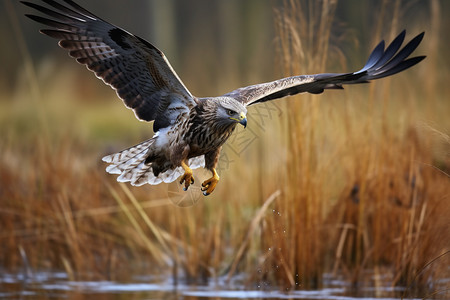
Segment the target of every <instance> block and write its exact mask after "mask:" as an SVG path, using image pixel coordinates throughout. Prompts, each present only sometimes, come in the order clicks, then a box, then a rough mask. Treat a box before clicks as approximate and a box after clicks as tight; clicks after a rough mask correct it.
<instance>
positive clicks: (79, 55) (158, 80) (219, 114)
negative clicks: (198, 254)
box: [22, 0, 425, 196]
mask: <svg viewBox="0 0 450 300" xmlns="http://www.w3.org/2000/svg"><path fill="white" fill-rule="evenodd" d="M42 1H43V2H45V3H46V4H47V5H48V6H49V7H51V8H47V7H44V6H41V5H38V4H35V3H30V2H26V1H23V2H22V3H23V4H25V5H27V6H29V7H31V8H33V9H35V10H37V11H39V12H41V13H43V14H45V15H47V16H46V17H41V16H37V15H26V16H28V17H29V18H31V19H32V20H34V21H36V22H39V23H42V24H44V25H46V26H49V27H50V28H51V29H43V30H41V33H43V34H46V35H48V36H50V37H53V38H56V39H58V40H59V46H60V47H62V48H64V49H67V50H69V54H70V56H72V57H73V58H75V59H76V60H77V62H79V63H80V64H84V65H86V66H87V68H88V69H89V70H91V71H93V72H94V73H95V75H96V76H97V77H98V78H100V79H102V80H103V81H104V82H105V83H106V84H108V85H110V86H111V87H112V88H113V89H115V90H116V92H117V95H118V96H119V97H120V98H121V99H122V100H123V102H124V104H125V106H126V107H127V108H130V109H132V110H133V111H134V113H135V115H136V117H137V118H138V119H139V120H142V121H147V122H150V121H154V122H153V130H154V132H155V134H154V136H153V137H152V138H151V139H149V140H147V141H145V142H142V143H140V144H138V145H136V146H133V147H131V148H128V149H126V150H123V151H121V152H119V153H115V154H111V155H108V156H105V157H104V158H103V161H105V162H106V163H108V164H109V166H108V167H107V168H106V171H107V172H109V173H111V174H118V175H119V176H118V178H117V180H118V181H120V182H130V183H131V184H132V185H136V186H140V185H143V184H146V183H149V184H159V183H161V182H166V183H168V182H172V181H174V180H176V179H177V178H178V177H180V176H181V179H180V184H184V190H187V189H188V188H189V186H190V185H191V184H193V183H194V177H193V175H192V169H195V168H199V167H204V168H206V169H208V170H209V171H211V173H212V177H211V178H210V179H208V180H206V181H205V182H203V183H202V191H203V193H204V195H205V196H206V195H209V194H211V193H212V192H213V191H214V189H215V188H216V185H217V183H218V181H219V175H218V174H217V172H216V169H215V168H216V165H217V161H218V157H219V153H220V150H221V148H222V145H223V144H224V143H225V142H226V140H227V139H228V138H229V137H230V135H231V134H232V133H233V130H234V129H235V127H236V125H237V124H241V125H243V126H244V127H245V126H247V118H246V114H247V106H250V105H253V104H257V103H261V102H265V101H270V100H274V99H278V98H282V97H285V96H290V95H295V94H298V93H303V92H308V93H313V94H319V93H322V92H323V91H324V90H325V89H342V88H343V87H342V85H343V84H356V83H367V82H368V81H369V80H373V79H378V78H383V77H386V76H390V75H393V74H396V73H398V72H401V71H403V70H406V69H408V68H410V67H412V66H414V65H415V64H417V63H419V62H420V61H421V60H423V59H424V58H425V56H417V57H413V58H408V57H409V55H410V54H411V53H412V52H413V51H414V50H415V49H416V48H417V46H418V45H419V44H420V42H421V41H422V38H423V35H424V33H421V34H419V35H417V36H416V37H415V38H413V39H412V40H411V41H410V42H409V43H407V44H406V45H405V46H404V47H403V48H401V46H402V44H403V41H404V38H405V31H403V32H401V33H400V34H399V35H398V36H397V37H396V38H395V39H394V41H393V42H392V43H391V44H390V45H389V46H388V47H387V48H386V49H385V44H384V41H382V42H381V43H379V44H378V46H376V47H375V49H374V50H373V52H372V54H371V55H370V56H369V59H368V61H367V63H366V65H365V66H364V67H363V68H362V69H361V70H359V71H357V72H352V73H339V74H338V73H329V74H316V75H299V76H293V77H287V78H283V79H279V80H275V81H272V82H268V83H262V84H256V85H252V86H248V87H242V88H239V89H237V90H234V91H232V92H229V93H227V94H225V95H222V96H220V97H207V98H197V97H195V96H193V95H192V94H191V93H190V92H189V90H188V89H187V88H186V87H185V85H184V84H183V83H182V81H181V80H180V78H179V77H178V75H177V74H176V73H175V71H174V70H173V69H172V67H171V65H170V64H169V62H168V60H167V59H166V57H165V56H164V54H163V53H162V52H161V51H160V50H159V49H158V48H156V47H155V46H153V45H152V44H150V43H149V42H147V41H146V40H144V39H142V38H140V37H138V36H135V35H133V34H131V33H129V32H127V31H125V30H123V29H121V28H119V27H116V26H114V25H112V24H110V23H108V22H106V21H104V20H102V19H101V18H99V17H97V16H95V15H94V14H92V13H91V12H89V11H87V10H86V9H84V8H82V7H81V6H79V5H78V4H76V3H74V2H73V1H71V0H62V1H63V2H64V3H65V4H61V3H60V2H61V1H60V2H56V1H54V0H42Z"/></svg>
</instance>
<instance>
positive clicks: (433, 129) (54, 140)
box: [0, 0, 450, 293]
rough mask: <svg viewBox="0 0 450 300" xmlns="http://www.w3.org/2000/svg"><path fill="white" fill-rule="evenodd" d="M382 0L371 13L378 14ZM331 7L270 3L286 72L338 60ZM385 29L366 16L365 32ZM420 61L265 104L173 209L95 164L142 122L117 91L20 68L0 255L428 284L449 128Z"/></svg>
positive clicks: (123, 271) (1, 195)
mask: <svg viewBox="0 0 450 300" xmlns="http://www.w3.org/2000/svg"><path fill="white" fill-rule="evenodd" d="M383 3H384V4H383V6H381V8H382V9H381V11H388V10H389V11H390V10H392V9H391V8H392V7H390V6H389V4H388V3H387V2H383ZM398 3H399V2H396V3H394V4H398ZM433 3H434V2H433ZM336 5H337V1H328V0H327V1H325V0H324V1H285V3H284V9H281V10H279V11H278V12H277V18H276V21H275V25H276V28H277V40H276V42H277V45H278V49H279V55H278V57H279V59H280V63H279V65H280V67H281V69H282V70H283V73H284V74H285V75H286V76H287V75H291V74H308V73H319V72H323V71H324V70H330V69H331V70H332V69H333V68H336V69H339V70H342V68H343V67H345V66H346V65H347V62H346V59H345V56H344V54H343V52H342V51H340V49H339V48H338V47H337V45H339V43H341V42H343V41H347V42H349V43H351V41H353V40H354V37H353V36H352V35H348V31H345V30H342V29H340V27H336V26H335V24H336V23H335V20H334V11H335V9H336ZM397 8H398V7H397ZM431 11H432V12H433V11H434V13H436V8H434V9H433V10H431ZM394 14H395V10H394ZM397 18H400V17H399V16H397V15H395V17H394V18H393V19H394V20H396V19H397ZM436 19H438V18H433V20H436ZM434 22H435V21H434ZM391 25H392V27H393V28H394V29H392V31H393V32H388V33H387V34H382V33H384V32H385V30H386V28H391ZM433 26H438V24H437V25H436V24H434V23H433ZM397 27H398V26H397V25H396V24H391V23H389V22H386V23H382V22H381V21H380V23H379V24H378V25H377V26H376V28H374V30H375V31H376V34H375V36H374V40H373V41H372V42H373V44H375V43H376V42H377V41H378V40H379V38H380V36H386V35H391V36H393V35H394V34H395V33H396V32H397V31H398V28H397ZM413 30H414V29H412V31H413ZM435 34H437V33H435ZM428 41H432V42H431V43H430V45H431V46H428V47H426V49H425V51H423V52H424V53H426V54H428V55H429V56H433V55H432V54H433V53H434V54H436V53H437V52H438V49H439V44H438V40H437V37H436V36H434V35H433V32H431V33H427V36H426V41H425V42H424V44H427V42H428ZM421 49H422V48H421ZM419 50H420V49H419ZM364 52H365V51H364ZM429 60H431V61H433V58H432V57H431V58H427V60H426V61H425V62H424V63H422V64H420V65H419V66H417V67H415V68H414V69H413V70H412V71H411V72H409V71H408V72H405V73H404V74H401V75H398V76H397V77H395V78H393V79H384V80H383V81H382V82H377V83H374V84H371V85H370V86H365V87H363V86H358V87H349V88H348V89H347V90H348V92H347V90H344V91H337V92H332V91H331V92H328V93H326V95H323V96H313V95H300V96H298V97H297V98H298V99H294V98H289V99H285V100H280V101H279V102H277V104H276V105H277V106H278V107H279V108H280V111H281V112H282V113H281V114H278V115H277V116H275V117H274V118H273V119H271V124H267V125H266V126H267V128H264V130H259V131H258V129H254V130H255V134H256V135H257V136H258V137H259V139H257V140H256V142H255V143H253V144H252V145H250V146H249V147H248V148H247V149H246V150H245V151H243V152H242V153H241V154H240V157H239V162H237V163H234V164H231V165H230V167H229V169H227V170H225V173H224V174H223V176H222V180H221V183H220V186H219V187H218V189H217V190H216V191H215V193H214V194H213V195H212V196H211V197H208V198H202V199H201V200H199V201H198V202H197V203H196V204H195V205H193V206H189V207H179V206H176V205H174V204H173V201H171V200H170V199H169V196H170V192H171V187H169V186H168V185H159V186H144V187H140V188H134V187H130V186H129V185H124V184H119V183H117V182H116V181H115V178H114V176H110V175H107V174H105V172H104V167H105V166H104V165H103V164H102V163H101V162H100V158H101V156H102V155H103V154H107V153H110V152H113V151H116V150H120V149H121V148H123V147H126V146H127V145H130V144H133V143H137V142H139V141H140V140H143V139H145V138H148V136H149V135H150V134H151V133H150V131H149V128H148V125H145V124H142V123H138V122H135V121H134V116H133V115H132V114H130V113H129V112H128V113H127V112H126V111H125V112H124V111H123V107H122V104H121V103H120V101H116V102H114V103H113V104H110V103H111V102H110V101H109V100H110V98H114V97H115V95H114V93H113V92H111V93H110V94H106V95H105V94H103V93H102V92H101V93H99V92H98V89H97V86H95V85H91V83H90V82H91V81H93V79H92V78H91V77H92V76H90V77H88V78H87V79H86V80H84V77H80V76H79V75H78V73H77V72H78V71H75V72H72V71H59V73H58V74H57V75H58V76H56V78H55V77H52V78H51V80H49V79H46V78H48V77H46V75H45V74H47V73H48V72H41V71H32V72H28V71H27V72H25V73H24V74H34V75H28V76H32V77H33V78H32V81H31V82H37V83H39V84H38V85H37V86H41V88H40V91H39V92H37V93H36V92H33V91H34V88H32V87H31V88H30V86H29V85H28V83H29V82H30V78H27V77H26V76H25V78H24V80H23V81H21V83H20V84H19V87H20V88H18V89H17V91H16V92H15V93H13V94H12V95H9V96H8V97H10V98H9V99H2V101H0V106H1V110H0V116H1V119H0V133H1V135H2V137H3V138H2V140H1V144H0V151H1V158H0V227H1V233H0V249H1V253H2V255H1V256H0V265H1V267H2V268H4V269H8V270H13V271H16V272H21V270H22V268H23V267H27V268H28V269H29V270H41V269H44V270H64V271H65V272H67V274H69V276H70V277H71V278H72V279H83V278H94V279H99V278H102V279H105V278H106V279H111V280H127V279H128V278H129V277H130V276H131V275H133V274H139V273H141V274H149V273H150V274H162V275H163V276H167V275H168V274H171V275H172V276H173V278H174V279H175V281H176V280H184V281H186V282H188V283H205V282H207V281H208V280H211V279H212V280H217V281H218V280H219V279H220V278H221V277H223V276H225V277H226V278H227V279H228V280H229V281H230V282H232V281H233V280H234V279H235V278H238V277H239V276H236V275H240V274H245V280H244V281H245V282H246V283H247V284H248V285H249V286H257V287H259V288H266V289H273V288H283V289H287V290H290V289H298V288H317V287H320V285H321V284H322V278H323V274H324V273H325V272H329V273H331V274H333V275H336V276H337V275H338V274H339V275H341V276H344V277H345V278H346V279H348V280H350V281H351V282H352V283H353V284H354V286H355V287H357V286H361V285H364V284H370V285H371V286H377V285H378V284H379V282H378V281H377V278H379V277H380V276H381V275H386V274H387V275H389V276H390V277H391V280H392V284H393V285H402V286H409V290H408V293H409V292H414V289H417V290H419V291H422V290H423V289H424V288H430V287H431V288H433V287H434V286H433V285H431V286H430V284H429V283H430V281H431V282H437V281H438V280H439V279H442V278H446V279H448V278H449V274H448V268H447V266H448V263H446V262H448V260H449V258H448V255H444V256H443V257H442V258H440V259H438V260H436V261H435V262H434V263H433V264H431V265H427V263H429V262H431V261H432V260H433V259H435V258H437V257H439V255H442V254H443V253H446V251H448V250H449V248H450V245H449V240H450V233H449V221H448V216H449V215H450V206H449V205H448V204H449V195H450V184H449V180H450V179H449V175H448V174H449V172H448V171H449V169H450V163H449V153H448V149H449V147H450V142H449V140H450V139H449V137H448V134H447V133H446V132H447V131H445V128H446V126H447V128H448V126H449V124H448V118H447V120H445V116H446V115H447V114H448V113H446V112H448V110H449V104H448V101H446V102H444V101H440V100H439V98H440V97H441V98H442V97H445V95H446V93H447V92H448V88H446V87H444V88H443V90H442V92H441V93H442V94H438V93H437V92H436V90H437V89H436V84H438V83H439V78H437V77H438V75H440V74H444V75H448V74H446V73H445V72H444V73H441V70H440V69H439V68H438V64H437V63H436V62H434V63H432V64H431V66H430V65H428V64H427V62H428V61H429ZM330 61H333V62H337V65H330V63H329V62H330ZM68 63H72V62H71V61H70V62H68ZM361 63H362V61H361ZM25 64H26V69H28V70H30V69H32V67H33V66H32V65H28V64H31V62H29V61H28V60H26V61H25ZM48 64H49V65H48V66H47V65H44V67H42V68H43V69H44V70H45V69H47V68H50V69H52V70H55V69H56V68H55V67H54V65H53V67H52V64H54V62H51V61H50V62H48ZM70 66H71V65H69V66H68V67H67V68H61V69H67V70H71V69H72V68H71V67H70ZM430 68H431V69H430ZM80 72H85V70H81V71H80ZM50 73H51V72H50ZM83 74H84V73H83ZM424 74H426V75H427V76H425V75H424ZM431 74H435V75H431ZM83 76H84V75H83ZM73 82H78V83H80V84H82V86H83V87H84V88H83V91H82V93H83V94H82V95H80V92H79V91H78V90H77V89H76V88H74V85H73ZM422 84H423V85H424V86H425V87H426V88H425V89H424V90H422V89H421V88H419V86H422ZM33 86H35V85H34V84H33ZM68 91H70V92H68ZM447 95H448V93H447ZM425 96H426V97H427V98H428V101H429V102H427V103H428V104H429V105H425V104H424V101H423V100H422V97H425ZM3 97H6V95H3ZM11 98H12V99H14V101H13V103H11V101H9V100H10V99H11ZM62 98H64V101H62V100H61V99H62ZM78 98H82V99H84V100H85V101H83V103H82V104H78V103H79V99H78ZM99 98H101V99H100V100H99ZM103 98H105V99H103ZM93 99H96V101H93ZM91 100H92V101H91ZM424 106H425V107H426V109H425V110H423V109H422V108H423V107H424ZM41 111H42V113H36V112H41ZM250 113H251V111H250ZM418 119H422V120H432V121H430V122H434V123H432V124H431V123H427V121H425V122H426V123H425V125H417V124H418V121H417V120H418ZM436 124H437V125H436ZM435 125H436V126H435ZM44 132H45V133H44ZM247 134H250V133H247ZM115 140H116V141H121V142H120V144H117V142H113V141H115ZM238 142H239V141H237V142H236V143H238ZM439 149H440V150H439ZM225 151H227V149H225ZM225 154H226V153H225ZM197 174H198V173H197ZM198 176H202V175H201V174H199V175H198ZM243 183H244V184H243ZM25 258H26V259H25ZM367 270H372V272H373V274H375V275H376V276H372V277H368V276H365V274H366V273H365V272H366V271H367Z"/></svg>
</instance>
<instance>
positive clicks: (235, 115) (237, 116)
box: [216, 97, 247, 127]
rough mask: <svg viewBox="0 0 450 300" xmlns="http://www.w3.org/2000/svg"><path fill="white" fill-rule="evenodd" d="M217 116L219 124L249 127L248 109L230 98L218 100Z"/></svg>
mask: <svg viewBox="0 0 450 300" xmlns="http://www.w3.org/2000/svg"><path fill="white" fill-rule="evenodd" d="M217 99H218V101H217V114H216V117H217V119H218V121H219V122H221V123H223V124H224V125H225V124H228V125H231V124H236V123H239V124H241V125H242V126H244V127H247V109H246V108H245V106H244V105H242V103H241V102H239V101H236V100H234V99H233V98H229V97H219V98H217Z"/></svg>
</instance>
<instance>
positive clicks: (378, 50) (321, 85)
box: [224, 30, 425, 106]
mask: <svg viewBox="0 0 450 300" xmlns="http://www.w3.org/2000/svg"><path fill="white" fill-rule="evenodd" d="M405 33H406V32H405V30H404V31H402V32H401V33H400V34H399V35H398V36H397V37H396V38H395V39H394V40H393V41H392V43H391V44H390V45H389V46H388V47H387V48H386V49H385V48H384V47H385V45H384V41H381V42H380V43H379V44H378V45H377V46H376V47H375V49H374V50H373V51H372V54H370V56H369V59H368V60H367V63H366V65H365V66H364V67H363V68H362V69H361V70H359V71H357V72H353V73H342V74H337V73H328V74H315V75H300V76H293V77H287V78H283V79H280V80H276V81H272V82H267V83H262V84H256V85H252V86H247V87H243V88H239V89H237V90H234V91H232V92H230V93H227V94H225V95H224V96H228V97H232V98H234V99H236V100H238V101H240V102H242V103H243V104H244V105H246V106H248V105H252V104H256V103H260V102H265V101H269V100H273V99H278V98H282V97H285V96H291V95H295V94H298V93H304V92H308V93H312V94H320V93H322V92H323V91H324V90H325V89H342V88H343V87H342V85H343V84H356V83H367V82H369V81H370V80H374V79H379V78H383V77H387V76H391V75H394V74H396V73H398V72H401V71H403V70H406V69H408V68H410V67H412V66H414V65H415V64H417V63H419V62H420V61H421V60H423V59H424V58H425V56H417V57H412V58H408V57H409V55H410V54H411V53H412V52H413V51H414V50H415V49H416V48H417V46H418V45H419V44H420V42H421V41H422V38H423V35H424V33H423V32H422V33H421V34H419V35H417V36H416V37H415V38H413V39H412V40H411V41H410V42H409V43H408V44H406V45H405V46H404V47H403V48H402V49H400V48H401V46H402V44H403V41H404V39H405Z"/></svg>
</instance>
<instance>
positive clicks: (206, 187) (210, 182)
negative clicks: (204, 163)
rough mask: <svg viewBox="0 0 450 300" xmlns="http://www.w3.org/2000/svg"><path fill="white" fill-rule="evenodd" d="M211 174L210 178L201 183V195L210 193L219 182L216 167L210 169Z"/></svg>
mask: <svg viewBox="0 0 450 300" xmlns="http://www.w3.org/2000/svg"><path fill="white" fill-rule="evenodd" d="M212 173H213V176H212V177H211V178H210V179H207V180H205V181H204V182H203V183H202V191H203V195H205V196H208V195H209V194H211V193H212V192H213V191H214V189H215V188H216V185H217V183H218V182H219V179H220V178H219V175H217V172H216V169H213V170H212Z"/></svg>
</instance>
